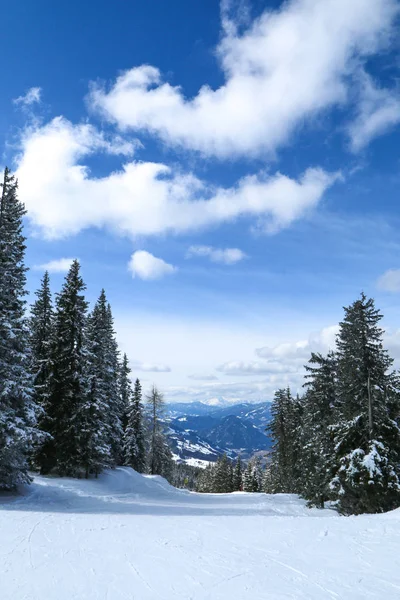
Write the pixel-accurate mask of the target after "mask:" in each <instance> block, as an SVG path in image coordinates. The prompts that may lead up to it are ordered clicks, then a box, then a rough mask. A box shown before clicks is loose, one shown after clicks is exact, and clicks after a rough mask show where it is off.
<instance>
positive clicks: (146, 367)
mask: <svg viewBox="0 0 400 600" xmlns="http://www.w3.org/2000/svg"><path fill="white" fill-rule="evenodd" d="M131 366H132V370H133V371H144V372H146V373H170V372H171V367H169V366H168V365H164V364H155V363H146V362H134V363H132V365H131Z"/></svg>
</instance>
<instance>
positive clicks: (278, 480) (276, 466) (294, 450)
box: [267, 388, 302, 493]
mask: <svg viewBox="0 0 400 600" xmlns="http://www.w3.org/2000/svg"><path fill="white" fill-rule="evenodd" d="M301 410H302V408H301V400H300V399H299V398H296V399H294V398H293V397H292V395H291V392H290V389H289V388H287V389H280V390H277V392H276V393H275V396H274V400H273V402H272V406H271V417H272V418H271V421H270V423H269V425H268V427H267V431H268V432H269V434H270V436H271V438H272V440H273V444H272V450H271V458H270V461H271V464H270V472H271V481H272V482H273V486H272V490H271V491H272V492H283V493H296V492H297V490H298V486H299V478H300V472H299V464H298V463H297V461H298V451H299V447H300V429H301V420H300V419H301Z"/></svg>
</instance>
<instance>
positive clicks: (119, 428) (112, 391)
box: [105, 303, 126, 465]
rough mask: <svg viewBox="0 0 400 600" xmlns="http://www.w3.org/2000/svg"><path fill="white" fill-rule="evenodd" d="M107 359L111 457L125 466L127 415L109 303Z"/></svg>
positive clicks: (107, 311)
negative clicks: (124, 441)
mask: <svg viewBox="0 0 400 600" xmlns="http://www.w3.org/2000/svg"><path fill="white" fill-rule="evenodd" d="M105 344H106V349H107V352H106V357H107V369H106V375H107V387H108V398H109V409H108V414H109V426H110V429H111V455H112V459H113V463H114V464H115V465H122V464H124V449H123V438H124V432H123V425H122V423H123V419H124V415H125V413H126V406H125V405H124V404H123V401H122V398H121V396H120V393H119V374H120V364H119V350H118V343H117V340H116V335H115V330H114V319H113V316H112V311H111V305H110V303H107V310H106V338H105Z"/></svg>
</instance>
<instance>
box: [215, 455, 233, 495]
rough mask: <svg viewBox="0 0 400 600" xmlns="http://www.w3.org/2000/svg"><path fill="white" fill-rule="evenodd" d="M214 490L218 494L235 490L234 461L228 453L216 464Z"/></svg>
mask: <svg viewBox="0 0 400 600" xmlns="http://www.w3.org/2000/svg"><path fill="white" fill-rule="evenodd" d="M212 491H213V493H216V494H228V493H229V492H233V467H232V461H231V460H230V459H229V458H228V457H227V455H226V454H223V455H222V456H220V457H219V458H218V460H217V462H216V464H215V466H214V472H213V481H212Z"/></svg>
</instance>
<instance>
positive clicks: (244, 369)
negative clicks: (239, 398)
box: [217, 361, 298, 375]
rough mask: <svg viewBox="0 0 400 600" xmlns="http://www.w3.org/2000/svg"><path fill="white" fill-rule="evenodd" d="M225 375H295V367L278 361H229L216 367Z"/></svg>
mask: <svg viewBox="0 0 400 600" xmlns="http://www.w3.org/2000/svg"><path fill="white" fill-rule="evenodd" d="M217 371H220V372H221V373H224V374H225V375H254V374H257V375H269V374H271V373H296V372H297V371H298V369H297V367H294V366H293V365H288V364H284V363H280V362H278V361H268V362H267V361H264V362H261V361H252V362H244V361H231V362H227V363H224V364H223V365H220V366H219V367H217Z"/></svg>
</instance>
